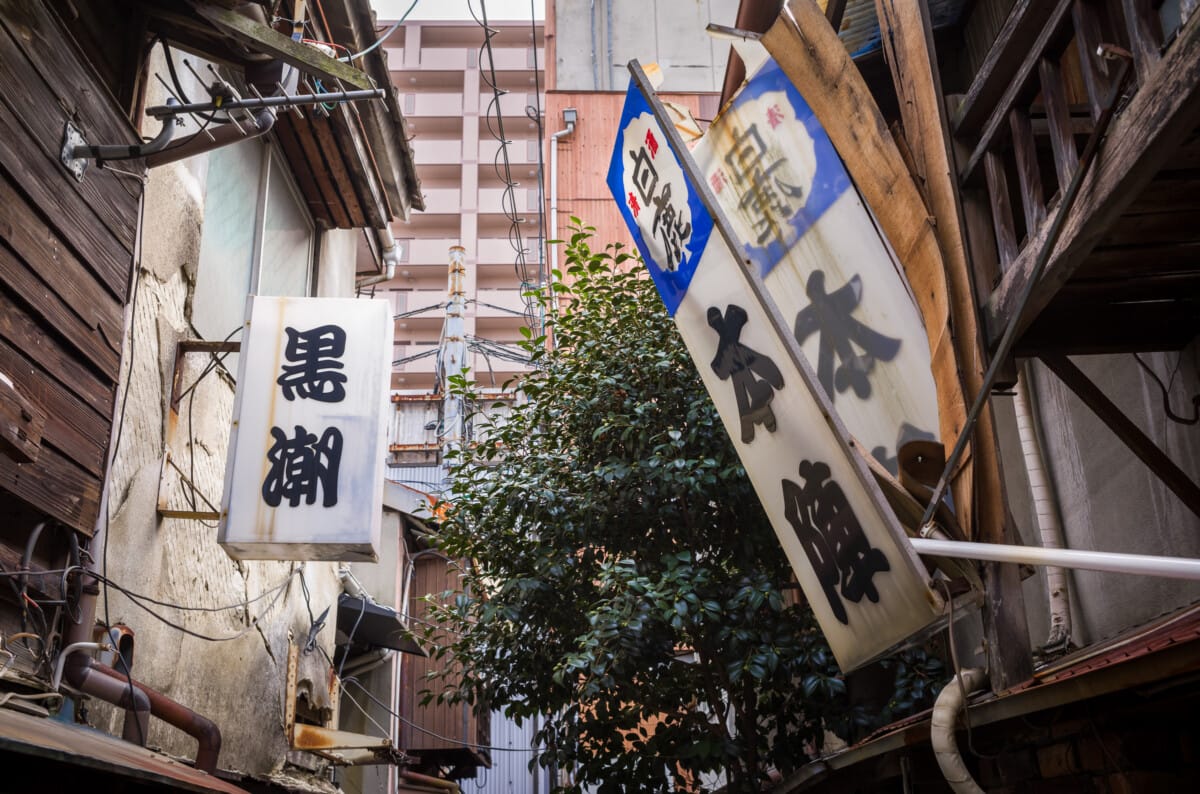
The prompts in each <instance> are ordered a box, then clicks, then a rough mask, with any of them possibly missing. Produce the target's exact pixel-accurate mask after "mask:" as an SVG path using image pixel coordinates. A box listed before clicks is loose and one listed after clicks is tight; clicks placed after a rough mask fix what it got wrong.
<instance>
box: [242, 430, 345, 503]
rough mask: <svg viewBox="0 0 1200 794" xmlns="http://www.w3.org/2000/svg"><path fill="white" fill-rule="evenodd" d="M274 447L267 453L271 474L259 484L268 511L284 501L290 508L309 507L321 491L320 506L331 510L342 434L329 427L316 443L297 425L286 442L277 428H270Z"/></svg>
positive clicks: (333, 501) (336, 495)
mask: <svg viewBox="0 0 1200 794" xmlns="http://www.w3.org/2000/svg"><path fill="white" fill-rule="evenodd" d="M271 435H272V436H273V437H274V438H275V443H274V444H273V445H272V446H271V448H270V449H269V450H267V460H268V461H269V462H270V463H271V470H270V471H268V472H267V478H266V479H265V480H263V485H262V496H263V501H265V502H266V503H267V504H268V505H270V506H271V507H279V505H280V503H281V502H282V501H283V500H284V499H287V500H288V504H289V505H290V506H291V507H296V506H298V505H299V504H300V500H301V499H304V501H305V504H313V503H314V502H315V501H316V500H317V491H318V489H319V490H320V491H321V505H322V506H324V507H333V506H334V505H336V504H337V501H338V493H337V491H338V468H339V467H340V466H341V462H342V431H340V430H338V429H337V428H336V427H330V428H327V429H326V430H325V432H324V433H323V434H322V435H321V438H320V440H318V439H317V436H316V434H315V433H310V432H308V431H307V430H305V429H304V427H303V426H301V425H296V435H295V437H294V438H288V436H287V434H286V433H285V432H283V431H282V430H280V429H279V428H278V427H272V428H271Z"/></svg>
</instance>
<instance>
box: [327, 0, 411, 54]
mask: <svg viewBox="0 0 1200 794" xmlns="http://www.w3.org/2000/svg"><path fill="white" fill-rule="evenodd" d="M419 2H420V0H413V1H412V5H410V6H409V7H408V10H407V11H405V12H404V15H403V16H401V17H400V19H398V20H396V22H395V23H394V24H393V25H392V26H391V27H390V28H388V29H387V32H386V33H384V34H383V35H382V36H380V37H379V38H378V39H376V40H375V43H374V44H372V45H371V46H370V47H367V48H366V49H365V50H363V51H362V52H358V53H355V54H354V55H346V56H344V57H342V58H338V60H339V61H343V62H345V63H353V62H354V61H356V60H358V59H359V58H361V57H363V56H364V55H366V54H367V53H368V52H370V51H371V50H373V49H375V48H376V47H378V46H379V45H380V44H383V43H384V42H385V41H387V40H388V38H389V37H390V36H391V35H392V34H393V33H395V32H396V30H397V29H398V28H399V27H400V26H401V25H403V24H404V20H406V19H408V15H409V14H411V13H412V10H413V9H414V8H416V7H417V3H419Z"/></svg>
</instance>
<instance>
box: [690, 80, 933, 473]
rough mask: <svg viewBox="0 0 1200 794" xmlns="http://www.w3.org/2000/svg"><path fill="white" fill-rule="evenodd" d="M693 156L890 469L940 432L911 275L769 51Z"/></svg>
mask: <svg viewBox="0 0 1200 794" xmlns="http://www.w3.org/2000/svg"><path fill="white" fill-rule="evenodd" d="M692 156H693V157H694V158H695V160H696V162H697V164H698V165H699V166H700V168H701V170H702V171H703V172H704V175H705V177H706V180H707V182H708V185H709V187H710V188H711V189H712V193H713V195H715V196H716V199H717V202H718V204H719V205H720V207H721V209H722V210H723V212H724V215H725V217H726V218H727V219H728V220H729V223H730V226H731V228H732V229H733V232H734V234H735V235H736V236H737V238H738V240H739V241H740V242H741V243H742V249H741V252H740V253H741V255H742V258H743V259H749V260H750V261H751V262H752V263H753V266H754V267H755V268H756V269H757V272H758V274H759V276H760V277H761V278H762V280H763V283H764V284H765V285H766V288H767V291H768V293H770V295H771V298H772V299H773V300H774V302H775V304H776V305H777V306H778V307H779V310H780V311H781V312H782V313H783V315H784V317H785V318H787V319H788V320H789V322H790V323H791V324H792V334H793V335H794V336H795V338H796V341H797V342H799V343H800V345H801V349H802V350H803V351H804V355H805V358H807V359H808V362H809V363H810V364H811V365H813V368H814V369H815V370H816V372H817V380H818V381H819V382H820V384H821V387H822V389H823V390H824V392H825V394H826V396H828V397H829V400H830V402H832V403H833V406H834V408H835V409H836V410H837V412H838V416H839V417H840V418H841V419H842V421H843V422H845V423H846V427H847V429H848V430H849V431H850V434H851V435H852V436H854V438H855V439H856V440H858V442H859V443H860V444H862V446H863V447H865V448H866V449H867V450H869V451H870V452H871V454H872V455H874V457H875V458H876V459H878V460H879V462H880V463H881V464H883V465H884V467H886V468H887V469H888V470H890V471H891V473H892V474H893V475H895V474H897V450H898V449H899V447H900V446H901V445H902V444H904V443H906V442H909V441H913V440H917V439H929V440H936V439H937V435H936V434H937V431H938V410H937V391H936V388H935V386H934V382H933V373H932V370H931V369H930V365H929V344H928V341H927V340H926V336H925V326H924V324H923V323H922V322H921V315H920V312H919V310H918V308H917V304H916V300H915V299H914V298H913V296H912V293H911V290H910V289H909V286H908V281H907V279H906V278H905V277H904V275H903V272H902V270H901V267H900V265H899V263H898V262H897V261H896V259H895V257H894V255H893V254H892V251H891V249H890V248H889V247H888V245H887V243H886V241H885V240H884V239H883V237H882V236H881V235H880V233H879V230H878V229H877V227H876V226H875V224H874V223H873V221H872V219H871V216H870V215H869V214H868V212H867V209H866V207H865V206H864V205H863V203H862V201H861V199H860V198H859V196H858V193H857V191H856V190H855V189H854V186H853V185H852V184H851V182H850V176H849V174H847V173H846V168H845V166H844V165H843V164H842V161H841V158H839V157H838V155H837V152H836V151H835V150H834V148H833V144H832V143H831V142H830V140H829V137H828V136H827V135H826V134H825V131H824V129H822V128H821V125H820V122H818V121H817V119H816V116H814V115H813V113H812V111H811V110H810V109H809V107H808V105H807V103H805V101H804V99H803V98H802V97H801V96H800V93H799V92H798V91H797V90H796V88H795V86H793V85H792V83H791V81H790V80H788V78H787V76H786V75H784V73H783V71H782V70H781V69H780V68H779V67H778V66H777V65H776V64H775V62H774V61H771V60H768V61H767V62H766V63H765V65H764V66H763V67H762V68H761V69H759V70H758V72H757V73H756V74H755V75H754V76H753V77H752V78H751V79H750V81H749V82H748V83H747V84H746V85H744V86H743V87H742V89H741V91H739V92H738V93H737V95H736V96H735V97H734V98H733V101H732V103H730V105H729V106H728V107H726V108H725V109H724V111H723V112H722V113H721V115H720V116H719V117H718V118H717V119H716V120H715V121H714V122H713V124H712V126H711V127H709V129H708V131H707V132H706V133H705V134H704V137H703V138H702V139H701V140H700V142H699V143H698V144H697V145H696V146H695V148H694V149H692Z"/></svg>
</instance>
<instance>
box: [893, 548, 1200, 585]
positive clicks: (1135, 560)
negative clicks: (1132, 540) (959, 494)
mask: <svg viewBox="0 0 1200 794" xmlns="http://www.w3.org/2000/svg"><path fill="white" fill-rule="evenodd" d="M909 543H911V544H912V547H913V550H914V551H915V552H916V553H917V554H921V555H929V556H933V557H961V558H963V559H967V560H987V561H989V562H1016V563H1024V564H1027V565H1058V566H1061V567H1063V568H1081V569H1083V570H1087V571H1112V572H1114V573H1131V574H1137V575H1139V576H1157V577H1161V578H1164V579H1194V580H1200V560H1197V559H1192V558H1187V557H1153V556H1151V555H1149V554H1117V553H1114V552H1109V551H1084V550H1082V549H1044V548H1042V547H1041V546H1009V545H1007V544H1003V543H969V542H967V541H965V540H931V539H928V538H910V539H909Z"/></svg>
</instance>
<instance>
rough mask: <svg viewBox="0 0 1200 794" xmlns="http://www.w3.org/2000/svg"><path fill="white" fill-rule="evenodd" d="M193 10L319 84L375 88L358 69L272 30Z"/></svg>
mask: <svg viewBox="0 0 1200 794" xmlns="http://www.w3.org/2000/svg"><path fill="white" fill-rule="evenodd" d="M194 7H195V10H196V13H197V14H199V15H200V16H202V17H204V18H205V19H207V20H208V21H209V22H211V23H212V24H213V25H215V26H216V27H217V28H219V29H220V30H222V31H224V32H225V33H227V34H229V35H230V36H231V37H233V38H234V39H236V40H237V41H240V42H241V43H242V44H245V45H246V46H248V47H252V48H254V49H255V50H257V51H259V52H265V53H268V54H270V55H273V56H275V57H276V58H279V59H280V60H281V61H283V62H284V63H287V64H290V65H292V66H295V67H296V68H297V69H300V70H301V71H303V72H304V73H306V74H310V75H313V76H314V77H319V78H321V79H322V80H329V81H336V80H340V81H341V82H343V83H346V84H347V85H352V86H354V87H355V88H361V89H371V88H374V87H375V85H374V84H373V83H372V82H371V80H370V79H369V78H368V77H367V76H366V75H365V74H363V73H362V72H361V71H359V70H358V69H355V68H354V67H352V66H347V65H346V64H344V63H342V62H341V61H339V60H338V59H336V58H330V57H329V56H328V55H325V54H324V53H322V52H320V51H318V50H316V49H314V48H313V47H308V46H306V45H304V44H301V43H300V42H298V41H292V39H290V38H288V37H287V36H285V35H283V34H282V33H279V32H278V31H276V30H275V29H274V28H270V27H268V26H266V25H263V24H261V23H259V22H255V21H254V20H252V19H250V18H249V17H246V16H242V15H241V14H239V13H237V12H236V11H231V10H229V9H227V8H217V7H215V6H211V5H206V4H203V3H197V4H196V5H195V6H194Z"/></svg>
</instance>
